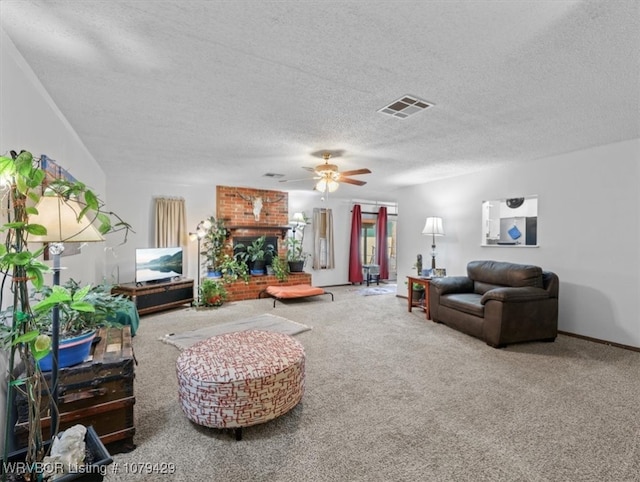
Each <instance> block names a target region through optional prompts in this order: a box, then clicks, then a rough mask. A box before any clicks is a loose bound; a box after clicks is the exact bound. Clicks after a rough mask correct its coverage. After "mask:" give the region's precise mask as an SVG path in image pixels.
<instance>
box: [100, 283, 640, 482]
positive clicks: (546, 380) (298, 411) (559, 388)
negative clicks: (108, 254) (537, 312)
mask: <svg viewBox="0 0 640 482" xmlns="http://www.w3.org/2000/svg"><path fill="white" fill-rule="evenodd" d="M331 291H333V292H334V294H335V298H336V301H334V302H331V301H328V300H326V299H320V298H311V299H308V300H305V301H299V302H295V303H287V304H278V305H277V306H276V307H275V308H273V307H272V302H271V300H269V299H263V300H251V301H242V302H234V303H227V304H225V305H224V306H223V307H222V308H219V309H217V310H212V311H211V312H210V317H209V319H207V320H203V319H199V320H195V319H190V317H189V316H188V311H189V310H180V309H179V310H175V311H171V312H167V313H163V314H159V315H151V316H145V317H143V318H142V320H141V324H140V329H139V331H138V335H137V336H136V337H135V338H134V349H135V353H136V358H137V360H138V365H137V367H136V378H135V392H136V406H135V420H136V429H137V433H136V436H135V442H136V443H137V444H138V447H137V448H136V449H135V450H134V451H132V452H130V453H128V454H116V455H114V461H115V462H114V464H112V465H111V466H110V467H109V471H108V475H107V477H106V478H105V480H107V481H119V480H123V481H124V480H127V481H129V480H145V481H172V482H173V481H195V480H207V481H230V482H233V481H262V480H264V481H267V480H268V481H282V482H284V481H294V480H295V481H363V482H364V481H411V482H414V481H509V482H511V481H533V482H541V481H563V482H564V481H640V475H639V472H640V377H639V374H640V353H637V352H632V351H628V350H622V349H619V348H614V347H611V346H607V345H601V344H596V343H591V342H588V341H584V340H580V339H576V338H571V337H567V336H560V337H558V339H557V340H556V342H555V343H527V344H521V345H512V346H509V347H507V348H506V349H501V350H496V349H494V348H491V347H489V346H487V345H486V344H484V343H483V342H481V341H479V340H476V339H474V338H471V337H469V336H467V335H464V334H462V333H459V332H456V331H454V330H452V329H450V328H448V327H446V326H444V325H440V324H435V323H432V322H430V321H426V320H425V319H424V313H422V312H420V311H419V310H414V311H413V312H412V313H408V312H407V302H406V300H405V299H402V298H397V297H396V296H395V295H394V294H386V295H380V296H359V295H358V294H357V293H356V288H355V287H332V288H331ZM261 313H273V314H277V315H279V316H283V317H285V318H288V319H290V320H294V321H297V322H299V323H304V324H305V325H308V326H310V327H311V328H312V330H310V331H307V332H304V333H301V334H299V335H296V340H298V341H300V342H301V343H302V344H303V345H304V347H305V351H306V355H307V361H306V373H307V377H306V392H305V395H304V398H303V401H302V403H300V404H299V405H298V406H297V407H296V408H295V409H293V410H292V411H291V412H289V413H288V414H286V415H284V416H282V417H280V418H278V419H276V420H273V421H271V422H269V423H266V424H263V425H258V426H255V427H250V428H246V429H245V430H244V434H243V440H242V441H240V442H236V441H235V440H234V439H233V437H232V435H231V434H229V433H226V432H223V431H218V430H214V429H207V428H203V427H198V426H196V425H194V424H192V423H191V422H189V421H188V420H187V419H186V418H185V417H184V415H183V414H182V412H181V410H180V407H179V405H178V401H177V383H176V377H175V360H176V358H177V357H178V354H179V351H178V350H176V349H175V348H174V347H172V346H169V345H166V344H164V343H162V342H160V341H158V338H159V337H160V336H162V335H163V334H165V333H169V332H178V331H182V330H191V329H197V328H201V327H203V326H205V325H207V324H211V323H225V322H229V321H232V320H237V319H242V318H247V317H251V316H255V315H259V314H261ZM154 464H155V465H154ZM159 464H173V466H166V465H165V466H162V465H159ZM172 467H173V468H175V472H174V473H172V474H161V473H158V470H159V469H163V468H164V469H167V468H168V469H169V470H171V468H172ZM114 471H116V472H117V474H113V472H114ZM134 472H135V473H134Z"/></svg>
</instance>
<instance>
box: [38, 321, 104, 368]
mask: <svg viewBox="0 0 640 482" xmlns="http://www.w3.org/2000/svg"><path fill="white" fill-rule="evenodd" d="M95 337H96V331H95V330H94V331H91V332H89V333H84V334H82V335H79V336H75V337H73V338H65V339H64V340H61V341H60V347H59V348H58V368H66V367H71V366H73V365H77V364H78V363H82V362H83V361H84V360H86V359H87V357H88V356H89V354H90V353H91V343H93V339H94V338H95ZM51 364H52V362H51V353H49V354H48V355H47V356H46V357H44V358H42V359H41V360H40V361H39V362H38V365H40V369H41V370H42V371H45V372H48V371H51Z"/></svg>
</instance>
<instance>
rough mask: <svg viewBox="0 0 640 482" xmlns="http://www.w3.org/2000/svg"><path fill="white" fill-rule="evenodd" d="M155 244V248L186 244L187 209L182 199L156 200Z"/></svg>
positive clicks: (161, 198)
mask: <svg viewBox="0 0 640 482" xmlns="http://www.w3.org/2000/svg"><path fill="white" fill-rule="evenodd" d="M155 212H156V230H155V244H156V247H157V248H167V247H173V246H184V245H185V244H187V236H188V233H187V209H186V207H185V203H184V199H182V198H163V197H160V198H156V199H155Z"/></svg>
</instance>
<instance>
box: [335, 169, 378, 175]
mask: <svg viewBox="0 0 640 482" xmlns="http://www.w3.org/2000/svg"><path fill="white" fill-rule="evenodd" d="M340 174H341V175H342V176H356V175H358V174H371V171H370V170H369V169H367V168H366V167H365V168H364V169H354V170H353V171H344V172H341V173H340Z"/></svg>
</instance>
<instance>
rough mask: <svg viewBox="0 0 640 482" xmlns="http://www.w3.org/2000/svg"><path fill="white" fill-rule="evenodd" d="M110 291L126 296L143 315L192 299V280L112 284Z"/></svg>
mask: <svg viewBox="0 0 640 482" xmlns="http://www.w3.org/2000/svg"><path fill="white" fill-rule="evenodd" d="M111 293H113V294H114V295H115V294H119V295H124V296H127V297H128V298H130V299H131V301H133V302H134V303H135V305H136V308H137V309H138V314H140V315H144V314H147V313H153V312H155V311H162V310H168V309H170V308H175V307H177V306H180V305H184V304H186V303H191V302H192V301H193V280H192V279H181V280H177V281H167V282H163V283H142V284H140V285H139V286H138V285H136V283H124V284H120V285H117V286H114V287H113V288H112V289H111Z"/></svg>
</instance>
